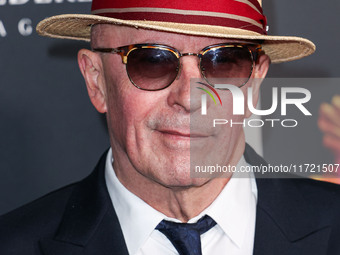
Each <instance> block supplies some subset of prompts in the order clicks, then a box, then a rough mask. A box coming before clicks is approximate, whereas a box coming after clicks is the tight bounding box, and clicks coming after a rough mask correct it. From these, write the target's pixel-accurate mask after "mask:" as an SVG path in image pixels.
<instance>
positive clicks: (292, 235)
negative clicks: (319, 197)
mask: <svg viewBox="0 0 340 255" xmlns="http://www.w3.org/2000/svg"><path fill="white" fill-rule="evenodd" d="M245 158H246V160H247V162H248V163H249V164H251V165H260V164H262V165H268V164H267V163H266V162H265V161H264V160H263V158H261V157H260V156H259V155H257V154H256V152H255V151H254V150H253V149H252V148H251V147H249V146H248V145H247V147H246V152H245ZM307 181H308V180H307ZM307 181H306V180H302V179H287V178H286V179H279V178H276V179H269V178H263V176H262V178H257V179H256V184H257V189H258V204H257V212H256V228H255V242H254V255H272V254H275V255H295V254H296V255H297V254H299V255H301V254H318V255H322V254H326V252H327V250H326V248H327V246H326V245H325V244H327V241H328V238H329V234H330V227H329V225H330V224H329V222H328V219H329V218H330V215H327V212H326V214H325V210H324V208H323V209H322V208H318V206H317V205H315V204H314V203H313V200H312V199H311V200H309V195H311V194H308V193H310V192H311V191H309V190H304V188H303V187H302V186H304V185H302V186H301V185H300V184H301V182H307Z"/></svg>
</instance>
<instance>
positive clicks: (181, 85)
mask: <svg viewBox="0 0 340 255" xmlns="http://www.w3.org/2000/svg"><path fill="white" fill-rule="evenodd" d="M192 78H201V72H200V69H199V58H198V57H197V56H195V55H186V54H183V56H182V57H181V66H180V70H179V73H178V75H177V78H176V80H175V81H174V84H172V85H171V86H170V89H171V92H170V95H169V97H168V103H169V105H171V106H173V107H178V108H182V109H183V110H185V111H186V112H194V111H196V110H197V109H199V108H200V98H196V97H195V96H193V93H192V92H193V89H195V87H191V86H190V81H191V79H192Z"/></svg>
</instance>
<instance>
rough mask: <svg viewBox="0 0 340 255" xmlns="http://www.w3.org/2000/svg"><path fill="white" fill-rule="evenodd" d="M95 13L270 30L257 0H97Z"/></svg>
mask: <svg viewBox="0 0 340 255" xmlns="http://www.w3.org/2000/svg"><path fill="white" fill-rule="evenodd" d="M92 14H96V15H100V16H106V17H111V18H117V19H123V20H146V21H161V22H176V23H186V24H198V25H215V26H223V27H232V28H239V29H244V30H249V31H253V32H257V33H260V34H266V26H267V21H266V17H265V16H264V15H263V11H262V7H261V6H260V4H259V3H258V1H257V0H210V1H209V0H200V1H193V0H191V1H189V0H182V1H181V0H173V1H166V0H163V1H159V0H158V1H157V0H151V1H150V0H148V1H141V0H125V1H117V0H114V1H113V0H93V2H92Z"/></svg>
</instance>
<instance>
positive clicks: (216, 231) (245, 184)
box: [105, 150, 257, 255]
mask: <svg viewBox="0 0 340 255" xmlns="http://www.w3.org/2000/svg"><path fill="white" fill-rule="evenodd" d="M112 162H113V158H112V151H111V150H110V151H109V153H108V155H107V159H106V169H105V180H106V185H107V188H108V191H109V194H110V197H111V200H112V203H113V206H114V208H115V211H116V213H117V217H118V220H119V223H120V226H121V228H122V231H123V235H124V238H125V243H126V246H127V249H128V252H129V254H130V255H160V254H164V255H170V254H171V255H175V254H177V255H178V252H177V251H176V249H175V248H174V246H173V245H172V244H171V242H170V241H169V240H168V239H167V237H166V236H165V235H163V234H162V233H161V232H159V231H158V230H156V229H155V228H156V226H157V225H158V224H159V223H160V222H161V221H162V220H163V219H166V220H170V221H176V222H180V221H178V220H177V219H170V218H168V217H167V216H165V215H164V214H162V213H161V212H159V211H157V210H155V209H154V208H152V207H151V206H150V205H148V204H147V203H145V202H144V201H143V200H142V199H140V198H139V197H137V196H136V195H134V194H133V193H131V192H130V191H129V190H128V189H126V188H125V187H124V186H123V185H122V184H121V183H120V181H119V180H118V178H117V176H116V174H115V172H114V169H113V167H112ZM241 165H244V166H245V165H247V163H246V162H245V160H244V157H243V156H242V158H241V160H240V162H239V163H238V165H237V167H238V168H239V167H240V166H241ZM256 203H257V187H256V183H255V179H254V178H253V175H251V174H249V175H248V178H245V177H244V175H242V178H237V176H235V174H234V176H233V177H232V178H231V179H230V181H229V182H228V184H227V185H226V186H225V187H224V189H223V190H222V191H221V193H220V194H219V195H218V197H217V198H216V199H215V201H214V202H213V203H212V204H211V205H210V206H209V207H207V208H206V209H205V210H204V211H203V212H202V213H200V215H198V216H196V217H195V218H192V219H190V220H189V223H194V222H197V221H198V220H199V219H200V218H201V217H202V216H204V215H209V216H210V217H211V218H213V219H214V220H215V221H216V223H217V224H216V225H215V226H214V227H213V228H211V229H210V230H209V231H207V232H206V233H204V234H203V235H201V244H202V254H203V255H208V254H212V255H215V254H218V255H223V254H226V255H252V254H253V245H254V235H255V216H256Z"/></svg>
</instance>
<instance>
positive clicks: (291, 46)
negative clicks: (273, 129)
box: [37, 14, 315, 63]
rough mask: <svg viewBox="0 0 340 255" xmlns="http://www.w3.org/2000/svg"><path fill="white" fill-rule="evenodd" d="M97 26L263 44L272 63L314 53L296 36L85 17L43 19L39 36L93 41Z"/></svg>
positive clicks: (72, 15)
mask: <svg viewBox="0 0 340 255" xmlns="http://www.w3.org/2000/svg"><path fill="white" fill-rule="evenodd" d="M95 24H115V25H125V26H131V27H136V28H143V29H152V30H159V31H165V32H174V33H181V34H187V35H198V36H208V37H218V38H232V39H245V40H260V41H261V44H262V47H263V49H264V51H265V53H266V54H267V55H268V56H269V57H270V59H271V62H272V63H281V62H287V61H292V60H296V59H300V58H303V57H306V56H308V55H310V54H312V53H313V52H314V51H315V45H314V44H313V43H312V42H311V41H309V40H307V39H304V38H300V37H295V36H268V35H261V34H258V33H255V32H251V31H247V30H244V29H237V28H229V27H222V26H211V25H196V24H183V23H171V22H157V21H140V20H121V19H114V18H108V17H103V16H98V15H86V14H84V15H83V14H65V15H58V16H53V17H50V18H47V19H44V20H43V21H41V22H40V23H39V24H38V25H37V32H38V34H40V35H42V36H48V37H53V38H62V39H72V40H84V41H90V35H91V27H92V25H95Z"/></svg>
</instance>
